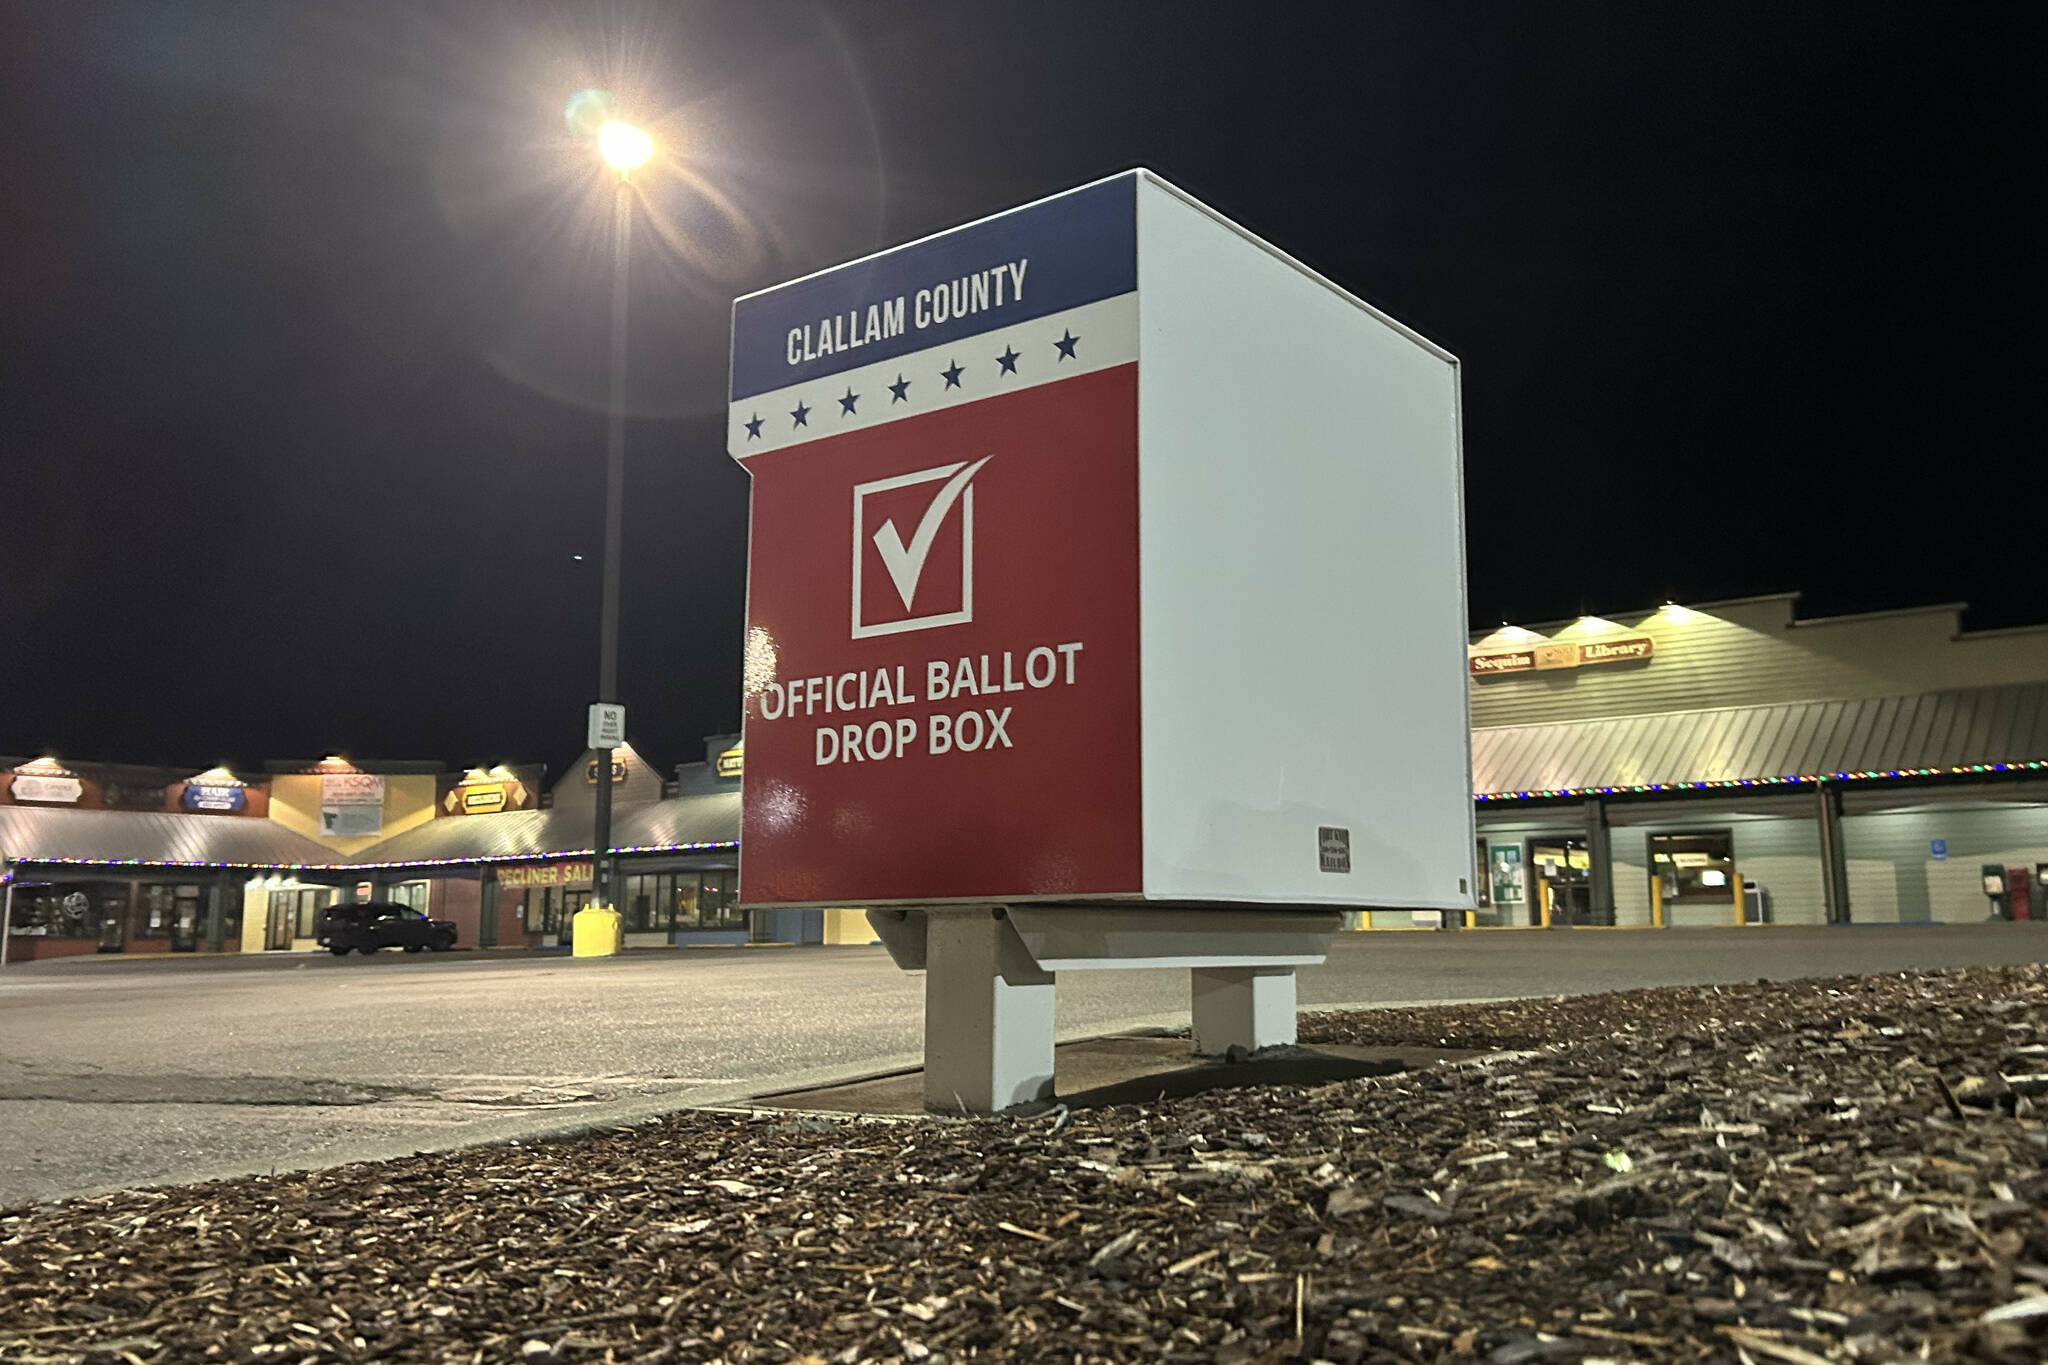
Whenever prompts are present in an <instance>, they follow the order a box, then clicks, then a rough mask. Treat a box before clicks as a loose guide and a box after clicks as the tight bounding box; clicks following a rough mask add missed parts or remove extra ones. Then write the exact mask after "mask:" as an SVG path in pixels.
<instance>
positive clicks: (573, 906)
mask: <svg viewBox="0 0 2048 1365" xmlns="http://www.w3.org/2000/svg"><path fill="white" fill-rule="evenodd" d="M590 897H591V893H590V892H588V891H569V890H566V889H565V890H564V891H563V892H562V937H561V944H562V946H563V947H564V948H569V947H573V946H575V943H576V912H577V911H578V910H581V909H582V908H583V907H584V906H586V905H588V904H590Z"/></svg>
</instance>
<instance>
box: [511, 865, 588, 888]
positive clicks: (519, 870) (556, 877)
mask: <svg viewBox="0 0 2048 1365" xmlns="http://www.w3.org/2000/svg"><path fill="white" fill-rule="evenodd" d="M498 885H500V886H588V885H590V864H589V863H541V864H538V865H526V866H520V867H501V868H499V869H498Z"/></svg>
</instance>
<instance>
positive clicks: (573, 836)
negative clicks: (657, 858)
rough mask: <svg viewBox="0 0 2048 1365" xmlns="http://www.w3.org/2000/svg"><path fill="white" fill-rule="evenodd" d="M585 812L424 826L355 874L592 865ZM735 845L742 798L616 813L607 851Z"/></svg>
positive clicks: (592, 840)
mask: <svg viewBox="0 0 2048 1365" xmlns="http://www.w3.org/2000/svg"><path fill="white" fill-rule="evenodd" d="M593 826H594V819H593V814H592V812H590V811H588V810H525V811H512V812H509V813H506V814H502V815H463V816H455V817H451V818H449V819H444V820H429V821H427V822H426V823H425V824H423V825H416V826H414V827H413V828H412V829H409V830H407V831H405V832H404V833H403V834H397V835H393V836H392V837H391V838H389V839H386V840H384V841H383V842H382V843H379V844H376V845H373V846H372V847H370V848H367V849H364V850H363V851H362V852H361V853H359V854H357V855H356V856H355V858H353V859H351V860H350V862H349V865H350V866H352V867H394V866H396V867H419V866H431V865H433V864H436V863H479V862H516V861H519V860H521V859H526V858H559V857H567V856H571V855H581V856H583V857H586V858H587V857H589V856H590V854H591V852H592V850H593V849H594V848H595V846H596V842H597V840H596V835H595V832H594V828H593ZM739 837H740V794H739V793H738V792H737V791H729V792H716V793H710V794H706V795H702V796H682V797H676V798H674V799H672V800H668V801H649V802H644V803H638V804H634V805H630V806H620V807H618V808H617V809H615V810H614V811H613V812H612V847H613V848H614V849H616V850H618V851H620V852H625V853H688V852H695V851H698V850H711V849H722V848H732V847H734V846H735V845H737V844H738V843H739Z"/></svg>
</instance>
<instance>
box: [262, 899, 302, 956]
mask: <svg viewBox="0 0 2048 1365" xmlns="http://www.w3.org/2000/svg"><path fill="white" fill-rule="evenodd" d="M297 910H298V906H297V897H295V896H285V895H274V896H272V897H271V898H270V915H269V918H268V919H266V920H264V921H263V950H264V951H265V952H268V953H274V952H280V951H282V950H284V949H286V948H289V947H291V946H292V925H293V919H294V916H295V915H296V913H297Z"/></svg>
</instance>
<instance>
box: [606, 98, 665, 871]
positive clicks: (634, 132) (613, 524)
mask: <svg viewBox="0 0 2048 1365" xmlns="http://www.w3.org/2000/svg"><path fill="white" fill-rule="evenodd" d="M597 149H598V152H599V153H600V154H601V155H602V156H603V157H604V159H605V162H606V164H607V165H609V166H610V167H611V168H612V169H613V170H615V171H617V172H618V183H617V184H616V186H615V187H614V188H613V191H612V355H611V398H610V403H609V406H608V410H607V413H606V416H607V418H608V421H609V429H608V432H607V439H606V451H605V466H606V467H605V488H604V616H603V624H602V628H601V633H600V638H599V641H598V672H597V699H598V700H599V701H601V702H616V701H617V700H618V699H619V698H618V692H619V541H620V533H621V523H622V521H623V517H624V505H625V482H626V264H627V261H628V259H629V258H630V256H631V248H632V242H633V184H632V174H633V172H634V170H636V169H637V168H638V167H640V166H641V165H643V164H645V162H646V161H647V158H648V157H649V156H651V155H652V154H653V152H654V143H653V141H652V139H650V138H649V137H648V136H647V134H646V133H644V132H642V131H641V130H640V129H638V128H635V127H634V126H633V125H632V124H629V123H616V122H613V123H606V124H605V125H604V126H603V127H601V128H600V129H598V132H597ZM611 755H612V751H611V750H610V749H600V750H598V759H597V763H598V768H599V769H600V771H599V772H598V774H597V816H596V829H595V831H594V834H595V857H594V859H593V865H592V868H591V891H592V893H593V895H592V903H593V904H595V905H599V906H604V907H607V908H610V909H616V908H617V907H616V906H614V905H613V882H614V881H615V880H616V878H615V877H614V875H613V868H612V772H611V767H612V765H611Z"/></svg>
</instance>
